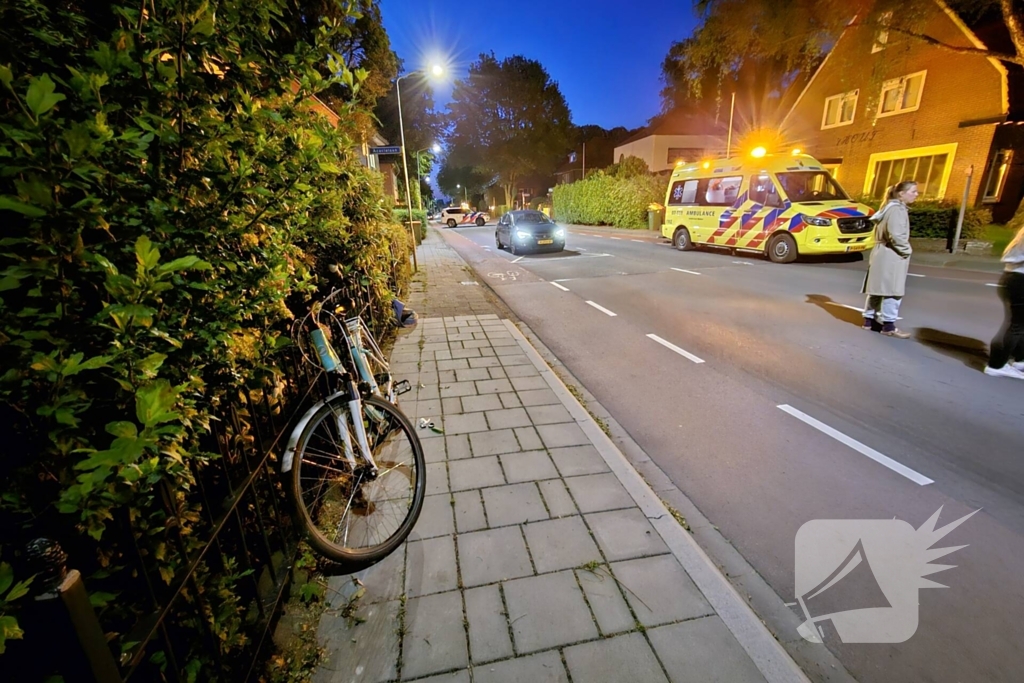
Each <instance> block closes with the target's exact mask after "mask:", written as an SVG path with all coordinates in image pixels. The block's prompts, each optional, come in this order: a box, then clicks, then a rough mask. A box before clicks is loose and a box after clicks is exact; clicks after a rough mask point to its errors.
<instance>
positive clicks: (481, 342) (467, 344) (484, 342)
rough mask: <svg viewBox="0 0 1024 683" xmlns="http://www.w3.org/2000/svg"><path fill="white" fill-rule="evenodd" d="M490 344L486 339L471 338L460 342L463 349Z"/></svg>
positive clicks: (477, 347)
mask: <svg viewBox="0 0 1024 683" xmlns="http://www.w3.org/2000/svg"><path fill="white" fill-rule="evenodd" d="M490 345H491V342H489V341H487V340H486V339H471V340H469V341H464V342H462V348H464V349H479V348H483V347H486V346H490Z"/></svg>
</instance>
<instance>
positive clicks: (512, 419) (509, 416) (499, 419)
mask: <svg viewBox="0 0 1024 683" xmlns="http://www.w3.org/2000/svg"><path fill="white" fill-rule="evenodd" d="M486 415H487V424H489V425H490V426H491V429H511V428H512V427H527V426H529V425H530V424H531V423H530V416H529V415H527V414H526V410H524V409H523V408H507V409H502V410H490V411H488V412H487V413H486Z"/></svg>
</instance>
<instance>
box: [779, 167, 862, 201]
mask: <svg viewBox="0 0 1024 683" xmlns="http://www.w3.org/2000/svg"><path fill="white" fill-rule="evenodd" d="M776 175H777V176H778V178H779V184H780V185H782V189H783V190H784V191H785V193H786V196H787V197H789V201H791V202H796V203H800V202H827V201H832V200H836V199H849V198H850V196H849V195H848V194H846V191H845V190H844V189H843V188H842V187H840V185H839V183H837V182H836V181H835V179H834V178H833V177H832V176H831V175H829V174H828V172H827V171H798V172H795V173H778V174H776Z"/></svg>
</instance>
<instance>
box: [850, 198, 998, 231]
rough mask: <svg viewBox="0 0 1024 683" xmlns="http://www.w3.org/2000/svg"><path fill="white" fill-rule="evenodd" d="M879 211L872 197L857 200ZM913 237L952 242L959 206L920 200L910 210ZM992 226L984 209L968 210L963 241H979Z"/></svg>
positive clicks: (971, 208)
mask: <svg viewBox="0 0 1024 683" xmlns="http://www.w3.org/2000/svg"><path fill="white" fill-rule="evenodd" d="M856 201H859V202H860V203H862V204H866V205H868V206H870V207H872V208H874V209H876V210H877V208H878V207H879V202H878V200H876V199H873V198H870V197H867V198H865V197H862V198H859V199H857V200H856ZM909 209H910V211H909V213H910V236H911V237H912V238H913V237H917V238H922V239H923V238H932V239H952V237H953V234H954V233H955V232H956V222H957V219H958V218H959V216H960V203H959V202H957V201H954V200H950V199H919V200H917V201H916V202H914V203H913V204H911V205H910V207H909ZM991 222H992V211H991V210H989V209H987V208H985V207H967V210H966V211H965V212H964V224H963V226H962V228H961V230H960V238H961V239H977V238H980V237H982V236H983V235H984V234H985V226H986V225H988V224H989V223H991Z"/></svg>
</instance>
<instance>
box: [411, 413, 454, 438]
mask: <svg viewBox="0 0 1024 683" xmlns="http://www.w3.org/2000/svg"><path fill="white" fill-rule="evenodd" d="M452 417H459V416H458V415H453V416H452ZM429 422H432V423H434V429H431V428H429V427H421V426H420V423H419V420H417V421H416V422H414V423H413V424H414V426H415V427H416V435H417V436H418V437H420V441H428V440H430V439H440V438H441V437H443V436H444V430H445V423H446V419H445V417H444V415H434V416H432V417H431V418H430V420H429ZM435 430H436V431H435Z"/></svg>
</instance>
